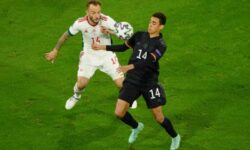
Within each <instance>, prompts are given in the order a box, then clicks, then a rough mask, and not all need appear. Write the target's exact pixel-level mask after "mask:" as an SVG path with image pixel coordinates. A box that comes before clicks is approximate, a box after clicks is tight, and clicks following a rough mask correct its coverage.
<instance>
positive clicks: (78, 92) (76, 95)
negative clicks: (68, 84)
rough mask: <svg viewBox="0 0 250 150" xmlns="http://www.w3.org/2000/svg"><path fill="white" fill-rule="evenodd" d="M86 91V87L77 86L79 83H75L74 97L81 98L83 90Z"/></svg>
mask: <svg viewBox="0 0 250 150" xmlns="http://www.w3.org/2000/svg"><path fill="white" fill-rule="evenodd" d="M83 91H84V89H81V90H80V89H79V88H78V87H77V83H76V84H75V86H74V97H75V98H77V99H80V98H81V96H82V92H83Z"/></svg>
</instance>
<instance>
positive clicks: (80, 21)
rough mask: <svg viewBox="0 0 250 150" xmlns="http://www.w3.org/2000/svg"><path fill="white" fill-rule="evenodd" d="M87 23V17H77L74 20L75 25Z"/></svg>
mask: <svg viewBox="0 0 250 150" xmlns="http://www.w3.org/2000/svg"><path fill="white" fill-rule="evenodd" d="M87 21H88V16H83V17H79V18H77V19H76V22H77V23H84V22H87Z"/></svg>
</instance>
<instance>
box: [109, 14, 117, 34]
mask: <svg viewBox="0 0 250 150" xmlns="http://www.w3.org/2000/svg"><path fill="white" fill-rule="evenodd" d="M115 24H116V21H115V20H114V19H113V18H111V17H109V16H107V26H108V28H109V29H111V30H112V31H114V30H115Z"/></svg>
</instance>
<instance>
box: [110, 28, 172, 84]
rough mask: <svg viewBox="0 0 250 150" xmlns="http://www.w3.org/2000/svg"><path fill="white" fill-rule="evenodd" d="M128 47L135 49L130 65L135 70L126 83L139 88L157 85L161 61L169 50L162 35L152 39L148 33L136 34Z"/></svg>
mask: <svg viewBox="0 0 250 150" xmlns="http://www.w3.org/2000/svg"><path fill="white" fill-rule="evenodd" d="M127 45H128V46H130V47H131V48H132V49H133V53H132V55H131V57H130V59H129V62H128V64H134V66H135V68H134V69H132V70H130V71H128V72H127V75H126V79H125V82H129V83H132V84H135V85H137V86H148V85H152V84H157V83H158V76H159V59H160V58H161V57H162V56H163V54H164V52H165V51H166V48H167V46H166V44H165V42H164V40H163V38H162V34H160V36H158V37H154V38H150V36H149V33H148V32H136V33H135V34H134V35H133V36H132V37H131V38H130V39H129V40H128V41H127ZM111 47H112V46H109V47H107V50H109V49H112V48H111ZM117 51H118V50H117Z"/></svg>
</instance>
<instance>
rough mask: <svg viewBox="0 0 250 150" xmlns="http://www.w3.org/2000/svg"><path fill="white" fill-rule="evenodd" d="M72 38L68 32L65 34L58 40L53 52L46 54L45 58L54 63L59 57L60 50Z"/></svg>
mask: <svg viewBox="0 0 250 150" xmlns="http://www.w3.org/2000/svg"><path fill="white" fill-rule="evenodd" d="M69 37H70V34H69V32H68V31H66V32H64V33H63V34H62V36H61V37H60V38H59V39H58V41H57V43H56V45H55V47H54V48H53V49H52V51H50V52H48V53H46V54H45V58H46V59H47V60H48V61H51V62H52V63H53V62H54V60H55V59H56V57H57V54H58V52H59V50H60V48H61V47H62V45H63V44H64V43H65V41H66V40H67V39H68V38H69Z"/></svg>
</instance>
